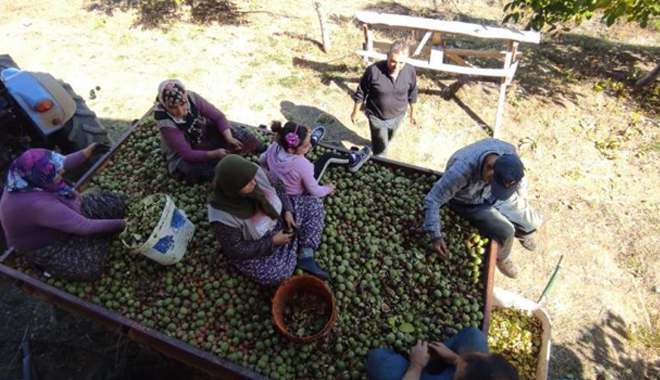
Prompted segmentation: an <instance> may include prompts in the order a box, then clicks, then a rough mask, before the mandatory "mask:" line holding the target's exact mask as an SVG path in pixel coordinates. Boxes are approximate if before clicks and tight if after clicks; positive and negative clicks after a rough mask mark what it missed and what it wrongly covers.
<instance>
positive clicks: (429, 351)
mask: <svg viewBox="0 0 660 380" xmlns="http://www.w3.org/2000/svg"><path fill="white" fill-rule="evenodd" d="M432 355H433V356H432ZM364 368H365V370H366V371H367V377H368V378H369V379H370V380H419V379H422V378H423V379H426V380H452V379H453V380H470V379H498V380H518V372H517V371H516V369H515V368H514V367H513V366H512V365H511V364H510V363H509V362H508V361H507V360H506V359H504V357H502V356H501V355H498V354H489V353H488V343H487V341H486V336H485V335H484V334H483V333H482V332H481V331H479V330H477V329H475V328H472V327H470V328H466V329H463V330H461V331H459V332H458V334H456V335H455V336H453V337H451V338H449V339H448V340H446V341H445V342H444V343H438V342H417V344H416V345H415V346H414V347H413V348H412V350H411V352H410V360H407V359H405V358H404V357H403V356H401V355H399V354H397V353H396V352H394V351H393V350H391V349H388V348H376V349H373V350H371V351H369V354H368V355H367V362H366V363H365V366H364Z"/></svg>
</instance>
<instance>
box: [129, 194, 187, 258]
mask: <svg viewBox="0 0 660 380" xmlns="http://www.w3.org/2000/svg"><path fill="white" fill-rule="evenodd" d="M161 195H164V196H165V207H163V212H162V214H161V216H160V220H159V221H158V224H156V228H154V230H153V231H152V232H151V235H149V238H148V239H147V241H146V242H145V243H144V244H142V245H139V246H136V247H132V246H130V245H128V244H126V242H124V241H122V242H123V243H124V245H125V246H126V247H128V248H130V249H131V250H132V251H133V252H136V253H140V254H142V255H144V256H146V257H148V258H150V259H151V260H154V261H156V262H158V263H160V264H162V265H172V264H176V263H178V262H179V261H181V259H183V256H184V255H185V253H186V250H187V249H188V243H189V242H190V239H192V236H193V234H194V233H195V225H194V224H193V222H191V221H190V220H189V219H188V217H187V216H186V213H185V212H184V211H183V210H181V209H178V208H176V205H175V204H174V201H173V200H172V198H170V196H169V195H167V194H162V193H158V194H152V195H150V196H148V197H147V198H145V199H143V200H142V201H143V202H145V201H148V200H149V199H150V198H151V197H156V196H161Z"/></svg>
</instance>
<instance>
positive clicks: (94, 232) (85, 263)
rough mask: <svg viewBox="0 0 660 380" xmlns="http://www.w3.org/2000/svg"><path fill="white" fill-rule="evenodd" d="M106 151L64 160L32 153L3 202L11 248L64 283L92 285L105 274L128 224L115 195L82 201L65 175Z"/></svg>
mask: <svg viewBox="0 0 660 380" xmlns="http://www.w3.org/2000/svg"><path fill="white" fill-rule="evenodd" d="M102 149H104V147H102V146H100V145H97V144H96V143H94V144H91V145H90V146H88V147H87V148H86V149H84V150H81V151H78V152H76V153H72V154H69V155H67V156H63V155H61V154H59V153H56V152H52V151H49V150H46V149H30V150H28V151H26V152H24V153H23V154H22V155H21V156H20V157H18V158H17V159H16V160H15V161H14V162H13V163H12V164H11V166H10V168H9V173H8V175H7V186H6V187H5V189H4V192H3V194H2V199H0V221H1V222H2V228H3V230H4V232H5V236H6V238H7V243H8V244H9V245H10V246H12V247H13V248H14V249H15V250H16V251H18V252H19V253H20V254H21V255H22V257H23V258H24V259H25V260H27V261H28V262H31V263H32V264H34V265H35V266H37V267H38V268H39V269H42V270H45V271H46V272H48V273H50V274H51V275H53V276H55V277H59V278H64V279H70V280H80V281H91V280H94V279H96V278H98V277H99V276H100V275H101V272H102V271H103V266H104V265H105V260H106V257H107V255H108V249H109V239H110V235H111V234H113V233H118V232H120V231H122V230H123V229H124V227H125V225H126V223H125V222H124V220H123V218H124V217H125V214H126V206H125V205H124V203H123V201H122V200H121V199H120V198H119V196H117V195H116V194H114V193H110V192H101V193H98V194H93V195H83V196H81V195H80V194H79V193H78V192H77V191H75V190H74V189H72V188H71V187H69V185H67V184H66V182H64V180H63V179H62V175H63V174H64V172H65V171H67V170H72V169H74V168H75V167H77V166H78V165H80V164H82V163H83V162H84V161H85V160H87V159H88V158H89V157H91V156H92V155H93V154H95V153H99V151H101V150H102Z"/></svg>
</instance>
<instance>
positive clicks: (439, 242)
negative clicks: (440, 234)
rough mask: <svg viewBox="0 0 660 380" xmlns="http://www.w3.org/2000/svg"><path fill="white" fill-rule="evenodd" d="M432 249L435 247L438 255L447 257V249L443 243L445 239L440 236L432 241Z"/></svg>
mask: <svg viewBox="0 0 660 380" xmlns="http://www.w3.org/2000/svg"><path fill="white" fill-rule="evenodd" d="M433 249H435V251H436V252H438V254H440V256H442V257H443V258H445V259H449V250H448V249H447V245H446V244H445V240H444V239H443V238H440V239H438V240H436V241H434V242H433Z"/></svg>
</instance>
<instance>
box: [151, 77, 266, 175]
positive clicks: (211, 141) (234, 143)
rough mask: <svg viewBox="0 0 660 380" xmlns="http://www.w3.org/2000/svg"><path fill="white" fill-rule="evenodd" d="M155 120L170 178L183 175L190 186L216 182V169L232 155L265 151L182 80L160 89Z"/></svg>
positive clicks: (260, 144) (161, 86) (162, 86)
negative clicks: (211, 181)
mask: <svg viewBox="0 0 660 380" xmlns="http://www.w3.org/2000/svg"><path fill="white" fill-rule="evenodd" d="M154 118H155V119H156V121H157V122H158V128H159V130H160V137H161V149H162V151H163V153H164V154H165V159H166V160H167V166H168V170H169V172H170V174H174V173H176V172H179V173H181V174H183V176H184V178H185V179H186V180H187V181H189V182H193V183H195V182H203V181H207V180H210V179H212V178H213V170H214V168H215V165H216V164H217V163H218V161H219V160H220V159H222V158H223V157H225V156H226V155H227V154H229V153H236V154H241V155H244V154H248V153H252V152H258V153H260V152H262V151H263V150H264V149H265V148H264V147H263V144H262V143H261V142H260V141H259V139H257V138H256V137H255V136H253V135H252V134H250V133H249V132H248V131H247V130H246V129H245V128H243V127H232V126H230V125H229V122H228V121H227V118H226V117H225V115H224V114H223V113H222V112H220V111H219V110H218V109H217V108H215V107H214V106H213V105H212V104H211V103H209V102H207V101H206V99H204V98H203V97H201V96H200V95H199V94H197V93H195V92H192V91H186V88H185V87H184V86H183V83H181V82H180V81H178V80H173V79H170V80H166V81H164V82H162V83H161V84H160V85H159V86H158V99H157V102H156V110H155V111H154Z"/></svg>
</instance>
